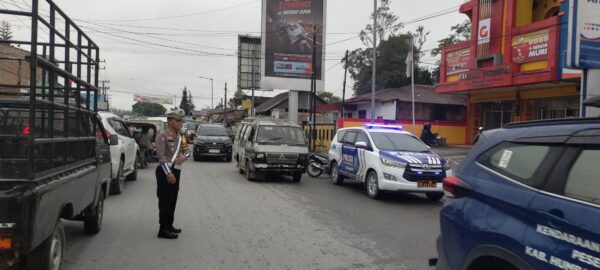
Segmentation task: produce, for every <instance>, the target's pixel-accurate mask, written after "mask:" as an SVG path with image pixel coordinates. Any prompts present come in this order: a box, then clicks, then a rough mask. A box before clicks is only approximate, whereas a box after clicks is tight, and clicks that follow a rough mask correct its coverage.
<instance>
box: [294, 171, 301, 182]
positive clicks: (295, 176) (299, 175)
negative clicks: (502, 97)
mask: <svg viewBox="0 0 600 270" xmlns="http://www.w3.org/2000/svg"><path fill="white" fill-rule="evenodd" d="M300 180H302V173H294V175H293V176H292V181H294V183H300Z"/></svg>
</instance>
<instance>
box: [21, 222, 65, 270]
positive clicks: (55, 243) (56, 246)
mask: <svg viewBox="0 0 600 270" xmlns="http://www.w3.org/2000/svg"><path fill="white" fill-rule="evenodd" d="M65 242H66V241H65V228H64V227H63V224H62V222H61V221H60V219H59V220H58V221H57V222H56V226H54V232H52V235H50V237H48V239H46V240H45V241H44V242H42V244H41V245H40V246H39V247H37V248H36V249H35V250H33V251H32V252H31V253H29V254H27V255H26V256H25V266H26V268H27V269H41V270H58V269H60V266H61V264H62V259H63V254H64V251H65Z"/></svg>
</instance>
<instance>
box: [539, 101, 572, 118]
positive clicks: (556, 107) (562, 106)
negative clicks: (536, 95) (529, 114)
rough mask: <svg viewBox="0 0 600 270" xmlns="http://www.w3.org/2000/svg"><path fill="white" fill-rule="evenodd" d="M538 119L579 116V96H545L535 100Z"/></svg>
mask: <svg viewBox="0 0 600 270" xmlns="http://www.w3.org/2000/svg"><path fill="white" fill-rule="evenodd" d="M535 115H536V119H557V118H569V117H578V116H579V97H559V98H545V99H539V100H536V101H535Z"/></svg>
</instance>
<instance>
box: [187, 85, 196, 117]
mask: <svg viewBox="0 0 600 270" xmlns="http://www.w3.org/2000/svg"><path fill="white" fill-rule="evenodd" d="M188 104H189V109H190V113H189V115H192V112H193V111H194V110H195V109H196V105H194V98H193V97H192V92H191V91H189V90H188Z"/></svg>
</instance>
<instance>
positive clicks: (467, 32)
mask: <svg viewBox="0 0 600 270" xmlns="http://www.w3.org/2000/svg"><path fill="white" fill-rule="evenodd" d="M469 39H471V21H469V20H465V21H463V22H462V23H459V24H457V25H454V26H452V27H450V35H448V37H446V38H443V39H440V40H438V46H437V48H435V49H433V50H431V56H433V57H436V56H438V55H440V54H441V53H442V49H443V48H444V47H448V46H450V45H452V44H456V43H459V42H463V41H467V40H469ZM432 75H433V79H434V81H435V82H439V78H440V61H439V60H438V62H437V67H436V68H435V70H433V74H432Z"/></svg>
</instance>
